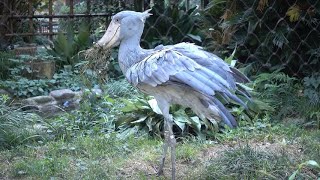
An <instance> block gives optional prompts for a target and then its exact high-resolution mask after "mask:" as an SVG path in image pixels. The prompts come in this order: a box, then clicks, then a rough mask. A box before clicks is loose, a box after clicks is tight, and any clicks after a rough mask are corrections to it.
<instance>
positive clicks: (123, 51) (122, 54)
mask: <svg viewBox="0 0 320 180" xmlns="http://www.w3.org/2000/svg"><path fill="white" fill-rule="evenodd" d="M143 51H144V50H143V49H142V48H141V47H140V37H138V36H133V37H131V38H128V39H125V40H123V41H121V43H120V48H119V54H118V60H119V65H120V68H121V70H122V72H123V73H125V72H126V71H127V69H129V68H130V67H131V66H132V65H134V64H135V63H137V62H139V61H141V58H140V55H141V54H143Z"/></svg>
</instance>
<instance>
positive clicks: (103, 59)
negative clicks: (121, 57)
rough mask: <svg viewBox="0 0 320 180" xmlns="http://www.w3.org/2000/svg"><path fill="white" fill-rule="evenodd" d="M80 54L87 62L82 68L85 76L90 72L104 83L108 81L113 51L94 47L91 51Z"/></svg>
mask: <svg viewBox="0 0 320 180" xmlns="http://www.w3.org/2000/svg"><path fill="white" fill-rule="evenodd" d="M79 54H82V55H84V58H85V60H86V62H85V63H84V64H83V66H82V68H81V70H82V72H83V73H84V74H86V73H87V72H88V71H90V72H93V73H94V74H96V76H97V78H98V79H99V80H102V81H103V82H105V81H106V80H107V79H108V71H109V65H110V62H111V60H112V57H111V49H104V48H103V47H100V46H93V47H91V48H90V49H87V50H84V51H81V52H79Z"/></svg>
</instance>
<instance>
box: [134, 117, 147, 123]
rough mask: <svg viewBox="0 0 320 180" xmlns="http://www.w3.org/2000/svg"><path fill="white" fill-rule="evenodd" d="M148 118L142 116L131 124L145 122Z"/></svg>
mask: <svg viewBox="0 0 320 180" xmlns="http://www.w3.org/2000/svg"><path fill="white" fill-rule="evenodd" d="M147 118H148V116H143V117H141V118H139V119H138V120H135V121H132V122H131V123H132V124H137V123H141V122H143V121H145V120H146V119H147Z"/></svg>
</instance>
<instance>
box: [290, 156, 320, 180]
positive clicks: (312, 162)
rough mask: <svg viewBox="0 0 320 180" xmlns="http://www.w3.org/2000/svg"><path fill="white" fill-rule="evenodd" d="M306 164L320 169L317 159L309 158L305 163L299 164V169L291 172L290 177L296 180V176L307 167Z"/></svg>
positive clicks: (291, 179)
mask: <svg viewBox="0 0 320 180" xmlns="http://www.w3.org/2000/svg"><path fill="white" fill-rule="evenodd" d="M306 166H310V167H313V168H315V169H318V170H320V165H319V164H318V163H317V162H316V161H314V160H309V161H306V162H304V163H301V164H299V167H298V169H297V170H296V171H294V172H293V173H292V174H291V176H290V177H289V180H294V179H295V178H296V176H297V175H298V174H299V173H300V171H301V170H302V169H303V168H305V167H306ZM319 172H320V171H319Z"/></svg>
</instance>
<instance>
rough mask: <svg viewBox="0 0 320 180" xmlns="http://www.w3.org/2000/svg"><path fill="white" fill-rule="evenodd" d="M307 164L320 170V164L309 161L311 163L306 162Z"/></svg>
mask: <svg viewBox="0 0 320 180" xmlns="http://www.w3.org/2000/svg"><path fill="white" fill-rule="evenodd" d="M306 164H307V165H311V166H315V167H317V168H320V166H319V164H318V163H317V162H316V161H314V160H309V161H307V162H306Z"/></svg>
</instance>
